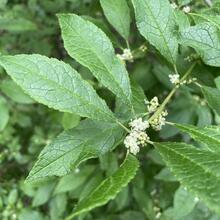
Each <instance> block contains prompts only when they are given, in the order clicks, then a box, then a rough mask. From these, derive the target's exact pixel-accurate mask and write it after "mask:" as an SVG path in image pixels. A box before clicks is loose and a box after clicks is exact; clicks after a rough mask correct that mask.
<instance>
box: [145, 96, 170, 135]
mask: <svg viewBox="0 0 220 220" xmlns="http://www.w3.org/2000/svg"><path fill="white" fill-rule="evenodd" d="M159 106H160V104H159V101H158V98H157V97H154V98H153V99H151V101H150V102H148V106H147V108H148V111H149V113H154V112H156V111H157V109H158V108H159ZM167 115H168V113H167V111H166V110H165V111H162V112H161V113H160V114H158V115H157V116H156V117H155V118H153V119H152V120H151V121H150V122H149V123H150V125H151V127H152V128H153V129H154V130H156V131H159V130H161V129H162V126H164V125H165V124H166V118H165V117H166V116H167Z"/></svg>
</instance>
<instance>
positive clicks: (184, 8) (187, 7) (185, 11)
mask: <svg viewBox="0 0 220 220" xmlns="http://www.w3.org/2000/svg"><path fill="white" fill-rule="evenodd" d="M190 11H191V8H190V6H188V5H186V6H184V7H183V12H184V13H186V14H188V13H190Z"/></svg>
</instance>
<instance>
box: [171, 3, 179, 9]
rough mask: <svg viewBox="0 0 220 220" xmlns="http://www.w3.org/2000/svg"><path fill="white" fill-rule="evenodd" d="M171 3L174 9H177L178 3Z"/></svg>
mask: <svg viewBox="0 0 220 220" xmlns="http://www.w3.org/2000/svg"><path fill="white" fill-rule="evenodd" d="M170 5H171V7H172V8H173V9H177V8H178V6H177V4H176V3H175V2H173V3H171V4H170Z"/></svg>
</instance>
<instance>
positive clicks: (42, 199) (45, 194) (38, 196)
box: [32, 181, 56, 207]
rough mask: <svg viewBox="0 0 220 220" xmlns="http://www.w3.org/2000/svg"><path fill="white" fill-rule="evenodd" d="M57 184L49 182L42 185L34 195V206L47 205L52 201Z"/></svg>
mask: <svg viewBox="0 0 220 220" xmlns="http://www.w3.org/2000/svg"><path fill="white" fill-rule="evenodd" d="M55 184H56V182H54V181H53V182H51V181H49V182H47V183H46V184H44V185H41V186H40V187H39V188H38V189H37V191H36V193H35V194H34V198H33V201H32V206H33V207H37V206H40V205H43V204H45V203H46V202H47V201H48V200H49V199H50V196H51V194H52V191H53V189H54V187H55Z"/></svg>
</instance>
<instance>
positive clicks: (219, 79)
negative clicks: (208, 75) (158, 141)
mask: <svg viewBox="0 0 220 220" xmlns="http://www.w3.org/2000/svg"><path fill="white" fill-rule="evenodd" d="M215 85H216V87H217V88H218V89H219V90H220V76H218V77H216V78H215Z"/></svg>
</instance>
